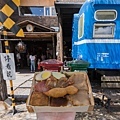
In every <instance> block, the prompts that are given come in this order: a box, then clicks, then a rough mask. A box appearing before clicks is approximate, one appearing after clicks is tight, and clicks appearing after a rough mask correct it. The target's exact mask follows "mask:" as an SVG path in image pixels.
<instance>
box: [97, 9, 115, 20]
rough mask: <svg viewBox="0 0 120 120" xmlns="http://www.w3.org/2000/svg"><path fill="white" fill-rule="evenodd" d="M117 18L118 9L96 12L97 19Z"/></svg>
mask: <svg viewBox="0 0 120 120" xmlns="http://www.w3.org/2000/svg"><path fill="white" fill-rule="evenodd" d="M116 18H117V11H116V10H97V11H96V12H95V19H96V20H97V21H98V20H99V21H103V20H105V21H110V20H112V21H113V20H115V19H116Z"/></svg>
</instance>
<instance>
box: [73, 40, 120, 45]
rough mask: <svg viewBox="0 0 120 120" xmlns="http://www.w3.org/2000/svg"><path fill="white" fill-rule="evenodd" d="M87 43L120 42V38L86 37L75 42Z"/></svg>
mask: <svg viewBox="0 0 120 120" xmlns="http://www.w3.org/2000/svg"><path fill="white" fill-rule="evenodd" d="M85 43H120V39H85V40H80V41H77V42H74V45H81V44H85Z"/></svg>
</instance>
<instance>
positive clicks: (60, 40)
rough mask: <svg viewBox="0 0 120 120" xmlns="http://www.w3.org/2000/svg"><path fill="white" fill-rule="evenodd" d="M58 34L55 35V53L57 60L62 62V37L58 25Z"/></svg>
mask: <svg viewBox="0 0 120 120" xmlns="http://www.w3.org/2000/svg"><path fill="white" fill-rule="evenodd" d="M59 29H60V31H59V33H57V52H58V56H57V59H58V60H60V61H61V62H63V37H62V27H61V24H60V23H59Z"/></svg>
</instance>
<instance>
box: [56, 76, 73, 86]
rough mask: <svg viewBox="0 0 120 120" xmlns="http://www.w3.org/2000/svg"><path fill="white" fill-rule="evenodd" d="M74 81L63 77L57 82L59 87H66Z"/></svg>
mask: <svg viewBox="0 0 120 120" xmlns="http://www.w3.org/2000/svg"><path fill="white" fill-rule="evenodd" d="M73 83H74V81H70V80H68V79H67V78H66V77H61V78H60V79H59V80H58V82H57V87H61V88H65V87H67V86H69V85H72V84H73Z"/></svg>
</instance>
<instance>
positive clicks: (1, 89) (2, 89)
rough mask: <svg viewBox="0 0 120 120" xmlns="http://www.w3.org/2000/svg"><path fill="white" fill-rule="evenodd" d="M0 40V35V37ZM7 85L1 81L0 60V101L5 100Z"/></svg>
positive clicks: (0, 48)
mask: <svg viewBox="0 0 120 120" xmlns="http://www.w3.org/2000/svg"><path fill="white" fill-rule="evenodd" d="M0 39H1V35H0ZM2 52H3V51H2V42H1V40H0V53H2ZM7 97H8V95H7V85H6V81H5V80H4V79H3V74H2V65H1V60H0V101H4V100H5V99H7Z"/></svg>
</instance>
